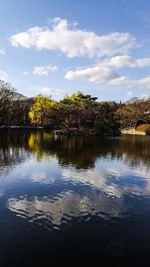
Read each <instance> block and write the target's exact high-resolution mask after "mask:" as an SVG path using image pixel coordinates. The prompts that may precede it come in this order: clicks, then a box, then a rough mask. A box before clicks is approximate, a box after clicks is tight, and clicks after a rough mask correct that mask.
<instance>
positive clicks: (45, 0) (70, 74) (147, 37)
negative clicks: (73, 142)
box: [0, 0, 150, 101]
mask: <svg viewBox="0 0 150 267" xmlns="http://www.w3.org/2000/svg"><path fill="white" fill-rule="evenodd" d="M149 47H150V1H149V0H76V1H71V0H38V1H37V0H26V1H24V0H13V1H12V0H0V79H2V80H5V81H8V82H10V83H11V84H12V86H13V87H15V88H16V90H17V91H19V92H20V93H22V94H24V95H26V96H29V97H30V96H35V95H37V94H44V95H51V96H52V98H53V99H56V100H59V99H62V98H63V97H64V96H66V95H67V94H69V95H70V94H72V93H74V92H77V91H82V92H83V93H85V94H91V95H92V96H97V97H98V99H99V100H102V101H106V100H107V101H110V100H113V101H120V100H121V101H126V100H128V99H130V98H132V97H146V96H149V95H150V49H149Z"/></svg>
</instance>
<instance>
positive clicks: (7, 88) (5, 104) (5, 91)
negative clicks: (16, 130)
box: [0, 80, 15, 125]
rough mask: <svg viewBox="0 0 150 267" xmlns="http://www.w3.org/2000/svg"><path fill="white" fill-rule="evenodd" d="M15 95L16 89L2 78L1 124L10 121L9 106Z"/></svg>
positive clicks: (0, 87) (0, 86)
mask: <svg viewBox="0 0 150 267" xmlns="http://www.w3.org/2000/svg"><path fill="white" fill-rule="evenodd" d="M14 96H15V89H14V88H13V87H12V86H11V85H10V83H8V82H5V81H1V80H0V124H1V125H2V124H8V123H9V107H10V103H11V101H12V99H13V98H14Z"/></svg>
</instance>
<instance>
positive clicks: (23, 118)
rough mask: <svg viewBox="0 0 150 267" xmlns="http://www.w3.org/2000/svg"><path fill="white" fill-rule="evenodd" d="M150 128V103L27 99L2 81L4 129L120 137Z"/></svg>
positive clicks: (84, 97) (0, 107) (87, 98)
mask: <svg viewBox="0 0 150 267" xmlns="http://www.w3.org/2000/svg"><path fill="white" fill-rule="evenodd" d="M140 124H150V99H147V100H144V99H138V98H134V99H131V101H128V102H125V103H121V102H120V103H116V102H114V101H109V102H108V101H105V102H104V101H103V102H102V101H101V102H100V101H98V99H97V97H92V96H91V95H87V94H83V93H82V92H77V93H74V94H72V95H71V96H68V95H67V96H65V97H64V98H63V99H62V100H60V101H55V100H53V99H52V97H51V96H44V95H38V96H35V97H30V98H28V97H25V96H23V95H22V94H19V93H18V92H17V91H16V90H15V89H14V88H13V87H12V86H11V84H9V83H7V82H4V81H0V126H2V125H16V126H42V127H45V128H50V129H66V130H68V131H69V130H71V129H84V130H85V131H86V130H89V129H91V130H94V132H95V133H98V134H105V133H106V134H116V133H118V132H119V131H120V129H122V128H132V127H137V126H138V125H140Z"/></svg>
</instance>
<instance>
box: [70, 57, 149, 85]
mask: <svg viewBox="0 0 150 267" xmlns="http://www.w3.org/2000/svg"><path fill="white" fill-rule="evenodd" d="M124 67H131V68H144V67H150V58H141V59H134V58H132V57H131V56H127V55H122V56H115V57H112V58H109V59H105V60H103V61H101V62H100V63H98V64H97V65H95V66H92V67H85V68H82V69H76V70H69V71H67V72H66V74H65V78H66V79H68V80H86V81H90V82H97V83H98V82H99V83H108V84H110V85H114V86H126V87H133V86H139V87H144V88H150V76H147V77H144V78H142V79H139V80H134V79H131V78H130V77H127V76H123V75H122V76H120V75H119V73H118V70H119V69H120V68H124Z"/></svg>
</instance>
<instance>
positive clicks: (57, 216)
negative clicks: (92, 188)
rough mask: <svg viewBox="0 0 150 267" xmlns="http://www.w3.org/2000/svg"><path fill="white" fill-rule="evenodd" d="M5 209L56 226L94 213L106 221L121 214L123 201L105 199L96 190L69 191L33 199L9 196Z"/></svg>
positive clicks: (30, 219)
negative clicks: (86, 191) (86, 192)
mask: <svg viewBox="0 0 150 267" xmlns="http://www.w3.org/2000/svg"><path fill="white" fill-rule="evenodd" d="M8 209H9V210H10V211H12V212H15V213H16V214H17V216H20V217H22V218H27V219H28V220H29V221H31V222H37V223H39V224H42V225H44V226H46V227H48V228H51V227H52V228H55V227H56V226H61V225H62V224H67V223H69V221H72V220H73V219H74V218H80V220H81V218H83V219H86V220H89V219H90V218H91V217H92V216H93V215H97V216H100V217H101V218H103V219H104V220H109V219H110V218H112V217H118V216H121V215H120V212H121V210H122V200H121V199H111V198H105V197H104V196H102V195H101V194H97V193H96V192H91V193H89V194H86V196H85V195H80V194H77V193H74V192H72V191H68V192H63V193H61V194H59V195H57V196H55V197H52V198H50V197H43V198H37V197H34V198H33V199H32V200H28V199H27V198H23V199H22V198H20V199H16V198H10V199H9V200H8ZM124 211H125V210H124Z"/></svg>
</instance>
